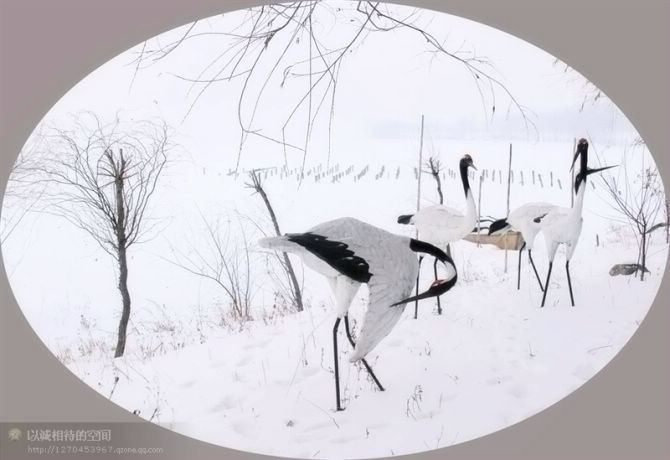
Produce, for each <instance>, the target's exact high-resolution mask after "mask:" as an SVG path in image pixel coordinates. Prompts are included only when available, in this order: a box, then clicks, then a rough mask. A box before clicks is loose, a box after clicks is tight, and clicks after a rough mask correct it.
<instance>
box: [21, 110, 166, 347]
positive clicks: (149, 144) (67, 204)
mask: <svg viewBox="0 0 670 460" xmlns="http://www.w3.org/2000/svg"><path fill="white" fill-rule="evenodd" d="M43 140H44V142H43V150H40V151H36V152H34V154H36V155H38V158H39V161H38V162H37V164H36V165H34V167H32V168H31V173H32V174H36V175H37V177H38V179H36V180H37V181H39V182H42V183H44V184H46V185H47V187H46V189H45V198H46V199H47V204H48V206H46V207H45V210H44V212H47V213H52V214H55V215H58V216H62V217H64V218H66V219H67V220H68V221H70V222H71V223H72V224H74V225H75V226H77V227H78V228H80V229H82V230H84V231H85V232H86V233H88V234H89V235H90V236H91V237H92V238H93V239H94V240H95V241H96V242H97V243H98V244H99V245H100V247H101V248H102V249H103V250H104V251H105V252H107V253H108V254H109V255H111V256H112V257H114V258H115V259H116V261H117V263H118V269H119V274H118V288H119V291H120V293H121V300H122V311H121V319H120V321H119V329H118V337H117V344H116V350H115V352H114V357H119V356H122V355H123V353H124V351H125V347H126V330H127V327H128V320H129V318H130V307H131V297H130V292H129V290H128V258H127V252H128V249H129V248H130V247H131V246H133V245H134V244H136V243H140V242H143V241H145V237H147V236H148V235H149V234H150V233H151V231H152V230H153V229H154V228H155V225H156V223H157V222H153V223H152V222H150V221H149V219H148V217H147V208H148V206H149V202H150V201H151V197H152V196H153V194H154V191H155V190H156V184H157V182H158V179H159V178H160V177H161V174H162V172H163V170H164V167H165V165H166V163H167V154H168V152H169V150H170V147H171V145H170V143H169V129H168V127H167V125H166V124H165V123H162V122H154V121H146V120H145V121H133V122H130V123H123V122H121V121H120V120H119V119H118V118H117V119H116V120H115V121H114V122H112V123H110V124H103V123H102V122H101V120H100V119H99V118H98V117H97V116H96V115H94V114H92V113H90V112H86V113H83V114H80V115H79V116H77V118H76V120H75V126H74V128H72V129H62V128H55V127H54V128H50V129H48V130H47V132H46V133H44V134H43Z"/></svg>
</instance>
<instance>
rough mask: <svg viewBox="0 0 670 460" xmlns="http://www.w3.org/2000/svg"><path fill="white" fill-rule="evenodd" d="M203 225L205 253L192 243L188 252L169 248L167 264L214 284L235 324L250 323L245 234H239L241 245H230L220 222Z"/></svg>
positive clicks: (249, 294)
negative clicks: (225, 301)
mask: <svg viewBox="0 0 670 460" xmlns="http://www.w3.org/2000/svg"><path fill="white" fill-rule="evenodd" d="M200 216H201V218H202V222H203V224H204V227H205V228H204V234H205V235H206V239H207V243H206V247H205V248H204V249H200V248H198V247H197V245H196V244H193V243H191V244H190V247H189V249H188V252H186V253H185V252H183V251H180V250H178V249H176V248H174V247H173V248H172V255H173V260H168V261H169V262H171V263H173V264H175V265H176V266H178V267H180V268H183V269H184V270H186V271H187V272H189V273H191V274H193V275H196V276H199V277H202V278H205V279H208V280H210V281H213V282H214V283H215V284H216V285H217V286H219V287H220V288H221V290H222V291H223V292H224V294H225V296H226V298H227V299H228V301H229V303H230V307H231V311H232V313H233V317H234V319H235V320H236V321H238V322H240V323H242V322H245V321H249V320H251V319H252V315H251V290H252V288H251V263H250V256H249V245H248V242H247V238H246V236H245V232H244V231H243V230H242V231H240V232H239V235H240V237H241V245H240V241H236V240H235V241H232V242H231V236H232V235H233V232H232V231H231V229H230V225H228V228H227V229H223V228H222V226H221V222H220V220H216V221H214V222H211V221H208V220H207V219H206V218H205V216H203V215H202V214H201V215H200Z"/></svg>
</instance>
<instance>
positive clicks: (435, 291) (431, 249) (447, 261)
mask: <svg viewBox="0 0 670 460" xmlns="http://www.w3.org/2000/svg"><path fill="white" fill-rule="evenodd" d="M410 248H411V249H412V250H413V251H415V252H424V253H427V254H430V255H431V256H433V257H436V258H437V259H438V260H439V261H440V262H442V263H443V264H444V265H445V266H451V269H452V270H453V272H454V276H453V277H452V278H450V279H445V280H435V281H434V282H433V283H432V284H431V285H430V287H429V288H428V290H426V291H424V292H422V293H421V294H418V295H415V296H412V297H408V298H406V299H403V300H400V301H398V302H396V303H394V304H392V305H390V306H391V307H395V306H398V305H404V304H406V303H407V302H413V301H415V300H421V299H428V298H430V297H436V296H440V295H442V294H444V293H445V292H447V291H448V290H449V289H451V288H452V287H453V286H454V284H456V279H457V278H458V274H457V273H456V265H455V264H454V261H453V259H452V258H451V257H449V256H448V255H447V254H446V253H445V252H444V251H442V250H441V249H440V248H437V247H435V246H433V245H432V244H429V243H426V242H424V241H419V240H415V239H412V243H411V244H410Z"/></svg>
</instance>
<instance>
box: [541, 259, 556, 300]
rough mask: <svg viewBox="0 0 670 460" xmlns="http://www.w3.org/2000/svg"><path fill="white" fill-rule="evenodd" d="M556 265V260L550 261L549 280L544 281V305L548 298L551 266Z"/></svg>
mask: <svg viewBox="0 0 670 460" xmlns="http://www.w3.org/2000/svg"><path fill="white" fill-rule="evenodd" d="M553 266H554V262H553V261H551V262H549V271H547V281H545V282H544V294H543V295H542V305H540V307H544V301H545V299H546V298H547V292H548V291H549V277H550V276H551V268H552V267H553Z"/></svg>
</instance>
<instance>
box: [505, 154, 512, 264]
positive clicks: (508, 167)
mask: <svg viewBox="0 0 670 460" xmlns="http://www.w3.org/2000/svg"><path fill="white" fill-rule="evenodd" d="M511 171H512V143H510V144H509V163H508V164H507V210H506V211H505V216H506V217H509V195H510V188H511V184H512V173H511ZM504 238H505V273H507V246H508V244H507V242H508V241H509V240H508V239H507V235H505V236H504Z"/></svg>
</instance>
